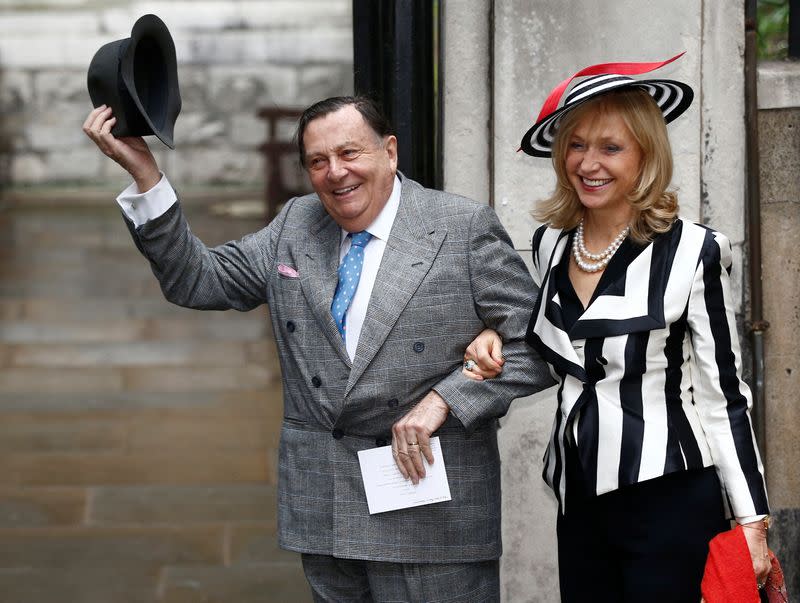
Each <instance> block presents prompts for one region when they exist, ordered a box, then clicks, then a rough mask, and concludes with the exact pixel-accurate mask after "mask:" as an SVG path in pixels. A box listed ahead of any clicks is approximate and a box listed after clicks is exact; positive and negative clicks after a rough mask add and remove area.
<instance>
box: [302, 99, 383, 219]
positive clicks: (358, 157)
mask: <svg viewBox="0 0 800 603" xmlns="http://www.w3.org/2000/svg"><path fill="white" fill-rule="evenodd" d="M303 143H304V146H305V157H304V164H305V167H306V170H307V171H308V176H309V178H310V179H311V185H312V186H313V187H314V191H315V192H316V193H317V195H318V196H319V198H320V200H321V201H322V204H323V205H324V206H325V209H326V210H327V211H328V213H329V214H330V216H331V217H332V218H333V219H334V220H335V221H336V222H337V224H339V226H341V227H342V228H344V229H345V230H347V231H349V232H358V231H361V230H364V229H365V228H366V227H367V226H369V225H370V224H371V223H372V222H373V220H375V218H376V217H377V216H378V214H379V213H380V212H381V210H382V209H383V207H384V205H386V202H387V201H388V200H389V196H390V195H391V193H392V186H393V185H394V176H395V173H396V172H397V139H396V138H395V137H394V136H385V137H383V138H381V137H380V136H378V135H377V134H376V133H375V132H374V131H373V130H372V128H370V126H369V124H367V122H366V121H364V118H363V117H362V116H361V113H359V112H358V110H357V109H356V108H355V107H353V106H352V105H348V106H346V107H342V108H341V109H339V110H337V111H334V112H332V113H328V114H327V115H325V116H323V117H319V118H317V119H314V120H312V121H311V122H309V123H308V125H307V126H306V129H305V132H304V134H303Z"/></svg>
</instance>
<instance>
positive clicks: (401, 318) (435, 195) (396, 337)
mask: <svg viewBox="0 0 800 603" xmlns="http://www.w3.org/2000/svg"><path fill="white" fill-rule="evenodd" d="M129 228H130V230H131V234H132V235H133V238H134V241H135V242H136V245H137V246H138V248H139V249H140V251H141V252H142V253H143V254H144V255H145V256H146V257H147V258H148V260H149V261H150V263H151V266H152V269H153V272H154V273H155V275H156V277H157V278H158V280H159V282H160V283H161V287H162V290H163V292H164V294H165V296H166V297H167V298H168V299H169V300H170V301H172V302H174V303H176V304H179V305H182V306H188V307H192V308H200V309H215V310H221V309H228V308H235V309H237V310H248V309H251V308H253V307H255V306H257V305H259V304H261V303H265V302H266V303H267V304H268V305H269V308H270V314H271V319H272V326H273V330H274V333H275V338H276V341H277V345H278V350H279V356H280V362H281V369H282V376H283V393H284V421H283V426H282V432H281V443H280V460H279V466H280V468H279V487H278V490H279V494H278V506H279V512H278V520H279V539H280V544H281V546H282V547H284V548H286V549H290V550H294V551H299V552H305V553H316V554H325V555H334V556H337V557H345V558H355V559H368V560H378V561H393V562H404V563H428V562H442V563H444V562H448V563H451V562H468V561H477V560H485V559H496V558H498V557H499V556H500V553H501V542H500V460H499V455H498V449H497V438H496V432H497V419H498V417H500V416H502V415H503V414H505V412H506V410H507V409H508V406H509V404H510V403H511V401H512V400H513V399H514V398H517V397H520V396H523V395H527V394H529V393H532V392H533V391H535V390H538V389H542V388H543V387H547V386H549V385H551V384H552V383H553V381H552V377H551V376H550V373H549V371H548V370H547V368H546V367H545V365H544V364H543V363H542V362H541V361H540V360H539V358H538V356H537V355H536V353H535V352H533V351H532V350H531V349H530V348H529V347H527V345H526V344H525V343H524V335H525V327H526V325H527V321H528V317H529V316H530V311H531V308H532V307H533V305H534V301H535V299H536V296H537V288H536V286H535V285H534V284H533V281H532V279H531V277H530V275H529V273H528V271H527V269H526V267H525V266H524V264H523V262H522V260H521V259H520V257H519V256H518V255H517V253H516V252H515V250H514V249H513V247H512V245H511V241H510V240H509V238H508V235H507V234H506V232H505V231H504V230H503V228H502V226H501V225H500V222H499V221H498V219H497V216H496V215H495V214H494V212H493V211H492V209H490V208H489V207H487V206H485V205H481V204H478V203H476V202H474V201H471V200H469V199H465V198H463V197H458V196H455V195H451V194H447V193H443V192H439V191H434V190H429V189H425V188H423V187H421V186H420V185H419V184H417V183H416V182H414V181H412V180H410V179H407V178H403V179H402V194H401V201H400V208H399V211H398V213H397V216H396V219H395V222H394V226H393V228H392V232H391V235H390V238H389V241H388V243H387V247H386V250H385V252H384V255H383V260H382V263H381V265H380V269H379V272H378V275H377V278H376V281H375V285H374V289H373V292H372V296H371V298H370V302H369V307H368V310H367V314H366V319H365V322H364V325H363V329H362V332H361V336H360V340H359V342H358V348H357V351H356V355H355V359H354V361H353V362H352V363H351V361H350V359H349V357H348V355H347V352H346V350H345V347H344V343H343V342H342V339H341V337H340V336H339V333H338V332H337V330H336V326H335V324H334V322H333V319H332V317H331V313H330V306H331V301H332V299H333V294H334V290H335V287H336V282H337V267H338V261H339V246H340V232H341V231H340V228H339V226H338V225H337V224H336V223H335V222H334V221H333V219H331V218H330V216H329V215H328V214H327V213H326V212H325V209H324V207H323V206H322V204H321V203H320V201H319V199H318V198H317V196H316V195H308V196H305V197H300V198H295V199H292V200H290V201H289V202H287V203H286V205H285V206H284V209H283V211H282V212H281V213H280V215H279V216H278V217H277V218H276V219H275V220H274V221H273V222H272V223H271V224H269V226H268V227H266V228H264V229H263V230H261V231H259V232H256V233H254V234H252V235H249V236H247V237H245V238H243V239H242V240H240V241H236V242H230V243H227V244H225V245H222V246H220V247H216V248H213V249H209V248H207V247H206V246H205V245H204V244H203V243H202V242H201V241H199V240H198V239H197V238H196V237H194V235H193V234H192V233H191V231H190V230H189V227H188V224H187V223H186V221H185V219H184V216H183V214H182V212H181V209H180V204H179V203H177V202H176V203H175V204H174V205H173V206H172V207H171V208H170V209H169V210H168V211H167V212H166V213H165V214H163V215H162V216H160V217H158V218H156V219H154V220H151V221H149V222H147V223H146V224H144V225H142V226H140V227H138V228H135V227H134V226H133V225H132V224H130V223H129ZM279 265H283V267H289V268H292V269H294V270H295V271H296V272H297V275H298V276H297V277H294V276H292V274H293V273H292V271H291V270H286V269H285V268H283V267H282V269H281V270H278V266H279ZM287 273H288V275H287ZM484 326H489V327H492V328H493V329H495V330H497V331H498V332H499V333H500V334H501V335H502V337H503V340H504V341H505V342H506V343H505V345H504V349H503V352H504V355H505V358H506V364H505V368H504V371H503V374H502V377H501V378H498V379H493V380H489V381H484V382H474V381H471V380H469V379H466V378H465V377H463V376H462V375H461V374H460V369H461V363H462V359H463V352H464V349H465V347H466V346H467V345H468V344H469V343H470V341H471V340H472V339H473V338H474V337H475V336H476V335H477V334H478V333H479V332H480V331H481V329H483V328H484ZM431 389H435V390H437V391H438V392H439V393H440V394H441V395H442V396H443V397H444V399H445V400H446V401H447V402H448V403H449V404H450V406H451V408H452V412H451V413H450V415H449V417H448V419H447V420H446V422H445V423H444V425H443V426H442V427H441V428H440V429H439V430H438V432H437V433H436V434H435V435H438V436H439V437H440V438H441V444H442V451H443V455H444V459H445V463H446V467H447V473H448V478H449V482H450V490H451V494H452V497H453V499H452V501H449V502H445V503H438V504H434V505H427V506H422V507H416V508H413V509H404V510H399V511H392V512H388V513H382V514H377V515H372V516H370V514H369V512H368V509H367V502H366V497H365V494H364V488H363V483H362V479H361V474H360V470H359V464H358V458H357V452H358V451H359V450H362V449H366V448H371V447H374V446H376V445H385V444H388V443H389V442H390V441H391V427H392V425H393V424H394V423H395V422H396V421H397V420H398V419H400V418H401V417H402V416H403V415H405V414H406V413H407V412H408V411H409V410H410V409H411V407H412V406H413V405H414V404H415V403H416V402H417V401H419V399H420V398H422V397H423V396H424V395H425V394H426V393H427V392H429V391H430V390H431Z"/></svg>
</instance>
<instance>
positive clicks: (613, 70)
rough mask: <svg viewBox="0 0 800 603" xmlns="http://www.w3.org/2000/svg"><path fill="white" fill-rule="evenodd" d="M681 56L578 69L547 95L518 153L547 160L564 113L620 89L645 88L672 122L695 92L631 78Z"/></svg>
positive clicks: (666, 82) (681, 85)
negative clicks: (573, 82) (574, 81)
mask: <svg viewBox="0 0 800 603" xmlns="http://www.w3.org/2000/svg"><path fill="white" fill-rule="evenodd" d="M683 54H684V53H680V54H678V55H676V56H674V57H672V58H671V59H667V60H666V61H660V62H657V63H603V64H601V65H592V66H590V67H586V68H584V69H581V70H580V71H579V72H578V73H576V74H575V75H573V76H572V77H570V78H567V79H566V80H564V81H563V82H561V84H559V85H558V86H556V87H555V88H554V89H553V90H552V91H551V92H550V94H549V95H548V97H547V100H546V101H545V103H544V106H542V109H541V111H540V113H539V117H538V118H537V119H536V123H535V124H533V126H531V128H530V129H529V130H528V131H527V132H526V133H525V135H524V136H523V137H522V143H521V144H520V150H521V151H523V152H524V153H527V154H528V155H533V156H534V157H550V156H551V154H552V151H553V141H554V139H555V137H556V131H557V130H558V124H559V123H560V121H561V118H562V117H564V114H565V113H567V112H569V111H571V110H573V109H575V108H576V107H578V106H580V105H582V104H583V103H585V102H587V101H589V100H591V99H593V98H595V97H596V96H599V95H601V94H607V93H608V92H611V91H612V90H619V89H620V88H630V87H636V88H642V89H644V90H645V91H647V92H648V93H649V94H650V96H652V97H653V100H654V101H655V102H656V104H657V105H658V108H659V109H661V113H662V115H663V116H664V121H665V122H666V123H669V122H671V121H672V120H674V119H675V118H676V117H678V116H679V115H681V114H682V113H683V112H684V111H686V109H688V108H689V106H690V105H691V104H692V100H693V99H694V92H693V91H692V88H691V86H689V85H688V84H684V83H683V82H678V81H676V80H665V79H653V80H637V79H633V78H632V77H630V76H631V75H639V74H642V73H648V72H650V71H654V70H655V69H658V68H659V67H663V66H664V65H667V64H669V63H671V62H672V61H674V60H676V59H678V58H679V57H681V56H683ZM581 76H589V77H586V79H584V80H582V81H580V82H579V83H577V84H575V85H574V86H573V87H572V88H571V89H570V90H569V92H568V93H565V92H566V90H567V88H568V87H569V85H570V84H571V83H572V81H573V80H574V79H575V78H577V77H581ZM559 105H560V106H559Z"/></svg>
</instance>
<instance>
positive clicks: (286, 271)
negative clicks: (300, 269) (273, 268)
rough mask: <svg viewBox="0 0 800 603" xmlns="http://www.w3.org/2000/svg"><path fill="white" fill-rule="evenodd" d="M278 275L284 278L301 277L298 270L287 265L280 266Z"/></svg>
mask: <svg viewBox="0 0 800 603" xmlns="http://www.w3.org/2000/svg"><path fill="white" fill-rule="evenodd" d="M278 274H282V275H283V276H287V277H289V278H299V277H300V275H299V274H298V273H297V270H295V269H294V268H292V267H291V266H287V265H286V264H278Z"/></svg>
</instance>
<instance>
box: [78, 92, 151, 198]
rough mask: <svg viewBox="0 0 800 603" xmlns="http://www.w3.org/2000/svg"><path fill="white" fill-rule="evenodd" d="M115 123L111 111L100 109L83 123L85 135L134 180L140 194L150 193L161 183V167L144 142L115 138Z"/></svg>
mask: <svg viewBox="0 0 800 603" xmlns="http://www.w3.org/2000/svg"><path fill="white" fill-rule="evenodd" d="M115 123H117V118H116V117H114V116H113V115H112V114H111V107H107V106H105V105H101V106H99V107H97V108H96V109H94V110H93V111H92V112H91V113H89V116H88V117H87V118H86V121H85V122H83V132H84V133H85V134H86V135H87V136H88V137H89V138H91V139H92V141H93V142H94V144H96V145H97V148H99V149H100V150H101V151H102V152H103V154H104V155H106V156H107V157H110V158H111V159H113V160H114V161H116V162H117V163H118V164H120V166H122V168H123V169H124V170H125V171H126V172H128V173H129V174H130V175H131V176H132V177H133V179H134V180H135V181H136V186H137V187H138V188H139V192H140V193H144V192H147V191H149V190H150V189H151V188H153V187H154V186H155V185H156V184H158V182H159V180H161V172H160V171H159V170H158V164H157V163H156V160H155V158H154V157H153V154H152V153H151V152H150V148H149V147H148V146H147V143H146V142H145V141H144V139H143V138H141V137H138V136H132V137H125V138H116V137H114V135H113V134H112V133H111V128H113V127H114V124H115Z"/></svg>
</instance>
